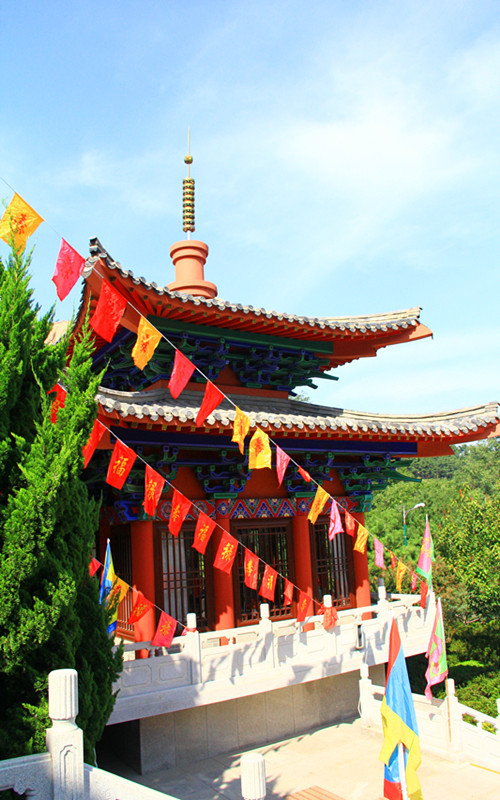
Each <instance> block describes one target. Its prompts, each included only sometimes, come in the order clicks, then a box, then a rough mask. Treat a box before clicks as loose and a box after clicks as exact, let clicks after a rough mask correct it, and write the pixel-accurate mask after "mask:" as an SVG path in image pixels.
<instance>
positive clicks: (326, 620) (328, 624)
mask: <svg viewBox="0 0 500 800" xmlns="http://www.w3.org/2000/svg"><path fill="white" fill-rule="evenodd" d="M337 618H338V613H337V609H336V608H332V607H331V606H330V607H328V608H325V612H324V614H323V628H324V629H325V631H330V630H332V628H334V627H335V625H336V624H337Z"/></svg>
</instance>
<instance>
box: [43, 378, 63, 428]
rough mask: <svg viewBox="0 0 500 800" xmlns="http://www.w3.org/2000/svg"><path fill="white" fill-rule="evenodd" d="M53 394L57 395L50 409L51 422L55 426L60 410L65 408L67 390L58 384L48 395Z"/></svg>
mask: <svg viewBox="0 0 500 800" xmlns="http://www.w3.org/2000/svg"><path fill="white" fill-rule="evenodd" d="M52 392H55V393H56V396H55V398H54V400H53V401H52V405H51V407H50V421H51V422H52V424H54V422H55V421H56V419H57V415H58V413H59V409H60V408H64V404H65V402H66V395H67V391H66V389H63V388H62V386H59V384H58V383H56V384H55V386H53V387H52V389H51V390H50V391H48V392H47V394H52Z"/></svg>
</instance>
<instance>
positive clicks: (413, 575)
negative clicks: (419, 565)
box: [411, 572, 418, 592]
mask: <svg viewBox="0 0 500 800" xmlns="http://www.w3.org/2000/svg"><path fill="white" fill-rule="evenodd" d="M417 580H418V576H417V574H416V573H415V572H412V573H411V590H412V592H414V591H415V589H416V588H417Z"/></svg>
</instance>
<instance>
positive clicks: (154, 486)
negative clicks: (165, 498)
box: [142, 464, 165, 517]
mask: <svg viewBox="0 0 500 800" xmlns="http://www.w3.org/2000/svg"><path fill="white" fill-rule="evenodd" d="M164 486H165V478H162V476H161V475H160V473H159V472H156V470H155V469H153V467H150V466H149V464H146V471H145V473H144V500H143V501H142V505H143V508H144V511H145V512H146V514H148V516H150V517H154V515H155V514H156V507H157V505H158V503H159V502H160V497H161V494H162V492H163V487H164Z"/></svg>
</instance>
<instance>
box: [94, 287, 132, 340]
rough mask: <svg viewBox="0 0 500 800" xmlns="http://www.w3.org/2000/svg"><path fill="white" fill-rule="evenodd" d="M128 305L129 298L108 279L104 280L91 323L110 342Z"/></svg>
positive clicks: (99, 334)
mask: <svg viewBox="0 0 500 800" xmlns="http://www.w3.org/2000/svg"><path fill="white" fill-rule="evenodd" d="M126 307H127V299H126V297H123V296H122V295H121V294H120V292H117V291H116V289H114V288H113V287H112V286H111V284H110V283H108V282H107V281H103V282H102V287H101V294H100V295H99V300H98V301H97V305H96V308H95V311H94V313H93V314H92V316H91V318H90V325H91V326H92V328H93V329H94V330H95V332H96V333H97V334H98V336H102V338H103V339H105V340H106V341H107V342H110V341H111V340H112V338H113V336H114V335H115V333H116V329H117V327H118V325H119V324H120V320H121V318H122V317H123V312H124V311H125V309H126Z"/></svg>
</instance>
